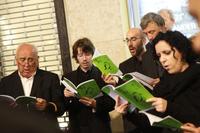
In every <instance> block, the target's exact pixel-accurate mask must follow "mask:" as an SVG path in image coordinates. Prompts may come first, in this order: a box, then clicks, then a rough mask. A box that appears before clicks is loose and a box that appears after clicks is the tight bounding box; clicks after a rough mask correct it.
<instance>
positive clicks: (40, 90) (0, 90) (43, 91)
mask: <svg viewBox="0 0 200 133" xmlns="http://www.w3.org/2000/svg"><path fill="white" fill-rule="evenodd" d="M0 94H4V95H10V96H12V97H14V98H16V97H17V96H21V95H24V91H23V86H22V82H21V80H20V76H19V74H18V71H15V72H13V73H12V74H10V75H9V76H7V77H4V78H2V79H1V82H0ZM30 95H31V96H34V97H37V98H43V99H45V100H47V102H53V103H55V104H56V106H57V109H58V110H57V112H55V108H54V106H53V105H52V104H48V106H47V108H46V110H44V111H37V110H36V109H34V107H32V108H31V110H30V108H29V109H28V110H24V108H23V111H30V112H34V113H36V114H37V115H39V116H40V117H42V118H44V119H46V120H47V121H49V122H52V124H53V125H54V126H55V125H57V126H58V124H57V116H60V115H62V114H63V112H64V105H63V98H64V97H63V94H62V91H61V88H60V81H59V78H58V76H57V75H56V74H53V73H51V72H47V71H44V70H41V69H37V71H36V75H35V76H34V81H33V86H32V89H31V94H30ZM42 124H44V123H42ZM48 128H49V127H48Z"/></svg>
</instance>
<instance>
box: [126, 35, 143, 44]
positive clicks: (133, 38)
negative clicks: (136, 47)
mask: <svg viewBox="0 0 200 133" xmlns="http://www.w3.org/2000/svg"><path fill="white" fill-rule="evenodd" d="M137 39H141V38H140V37H136V36H132V37H130V38H126V39H125V40H124V41H125V42H126V43H128V42H129V41H131V42H133V41H136V40H137Z"/></svg>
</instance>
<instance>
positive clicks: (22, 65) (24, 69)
mask: <svg viewBox="0 0 200 133" xmlns="http://www.w3.org/2000/svg"><path fill="white" fill-rule="evenodd" d="M16 63H17V67H18V71H19V73H20V74H21V75H22V76H23V77H25V78H29V77H31V76H32V75H33V74H34V73H35V72H36V69H37V67H38V56H37V54H36V52H35V51H34V48H33V47H32V46H31V45H23V46H21V47H20V48H19V49H18V51H17V53H16Z"/></svg>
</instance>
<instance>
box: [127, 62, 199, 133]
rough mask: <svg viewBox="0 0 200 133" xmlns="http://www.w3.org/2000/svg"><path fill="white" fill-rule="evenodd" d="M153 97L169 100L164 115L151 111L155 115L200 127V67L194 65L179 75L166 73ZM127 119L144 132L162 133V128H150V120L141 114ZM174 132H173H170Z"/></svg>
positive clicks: (128, 116)
mask: <svg viewBox="0 0 200 133" xmlns="http://www.w3.org/2000/svg"><path fill="white" fill-rule="evenodd" d="M153 95H154V96H156V97H162V98H164V99H166V100H167V110H166V112H164V113H158V112H156V111H155V110H153V111H151V113H153V114H154V115H157V116H160V117H164V116H167V115H170V116H172V117H174V118H176V119H178V120H180V121H181V122H183V123H186V122H191V123H194V124H195V125H197V126H200V113H199V112H200V104H199V101H200V65H199V64H192V65H190V67H188V68H187V69H186V70H185V71H184V72H182V73H178V74H168V73H165V74H164V75H163V77H162V78H161V81H160V82H159V84H157V85H156V86H155V88H154V90H153ZM127 118H128V119H129V120H130V121H132V122H133V123H135V124H136V125H139V127H141V129H142V130H143V131H144V132H149V131H152V132H161V129H160V128H155V127H150V126H148V125H149V122H148V118H147V117H146V116H145V115H143V114H140V113H135V112H134V113H132V114H127ZM170 132H172V131H170Z"/></svg>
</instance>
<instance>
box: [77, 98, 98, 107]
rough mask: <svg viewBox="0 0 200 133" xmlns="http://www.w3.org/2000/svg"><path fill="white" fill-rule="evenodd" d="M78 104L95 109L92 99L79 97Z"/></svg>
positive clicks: (94, 102)
mask: <svg viewBox="0 0 200 133" xmlns="http://www.w3.org/2000/svg"><path fill="white" fill-rule="evenodd" d="M79 102H81V103H82V104H84V105H86V106H89V107H92V108H96V100H95V99H94V98H88V97H81V98H80V99H79Z"/></svg>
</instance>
